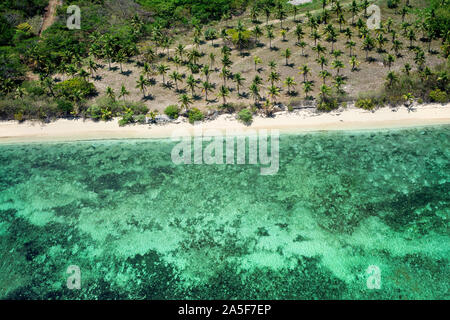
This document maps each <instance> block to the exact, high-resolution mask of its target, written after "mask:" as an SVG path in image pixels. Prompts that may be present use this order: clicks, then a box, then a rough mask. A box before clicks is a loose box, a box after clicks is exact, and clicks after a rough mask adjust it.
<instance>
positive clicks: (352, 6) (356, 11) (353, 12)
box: [350, 0, 359, 25]
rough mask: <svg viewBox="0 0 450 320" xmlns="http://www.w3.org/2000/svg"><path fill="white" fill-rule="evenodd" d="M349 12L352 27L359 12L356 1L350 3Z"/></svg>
mask: <svg viewBox="0 0 450 320" xmlns="http://www.w3.org/2000/svg"><path fill="white" fill-rule="evenodd" d="M350 12H351V13H352V25H355V15H356V14H358V12H359V6H358V4H357V3H356V0H353V1H352V5H351V7H350Z"/></svg>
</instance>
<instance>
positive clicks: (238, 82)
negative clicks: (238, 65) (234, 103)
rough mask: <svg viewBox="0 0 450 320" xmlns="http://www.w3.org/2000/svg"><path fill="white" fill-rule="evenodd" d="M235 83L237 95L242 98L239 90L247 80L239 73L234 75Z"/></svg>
mask: <svg viewBox="0 0 450 320" xmlns="http://www.w3.org/2000/svg"><path fill="white" fill-rule="evenodd" d="M233 81H234V83H236V90H237V94H238V96H240V95H241V94H240V92H239V89H240V87H241V86H242V84H243V83H244V81H245V78H243V77H242V74H241V73H240V72H237V73H235V74H234V77H233Z"/></svg>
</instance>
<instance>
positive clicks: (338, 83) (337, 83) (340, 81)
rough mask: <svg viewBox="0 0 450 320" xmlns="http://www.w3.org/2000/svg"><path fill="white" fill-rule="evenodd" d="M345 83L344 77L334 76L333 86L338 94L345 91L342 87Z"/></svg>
mask: <svg viewBox="0 0 450 320" xmlns="http://www.w3.org/2000/svg"><path fill="white" fill-rule="evenodd" d="M343 85H345V80H344V77H342V76H337V77H335V78H334V87H335V88H336V91H337V92H338V94H341V95H344V94H345V91H344V90H343V89H342V86H343Z"/></svg>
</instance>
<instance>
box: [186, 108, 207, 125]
mask: <svg viewBox="0 0 450 320" xmlns="http://www.w3.org/2000/svg"><path fill="white" fill-rule="evenodd" d="M188 115H189V123H191V124H194V123H195V122H196V121H203V119H205V115H204V114H203V112H201V111H200V110H199V109H197V108H193V109H191V110H189V113H188Z"/></svg>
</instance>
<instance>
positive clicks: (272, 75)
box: [268, 71, 280, 86]
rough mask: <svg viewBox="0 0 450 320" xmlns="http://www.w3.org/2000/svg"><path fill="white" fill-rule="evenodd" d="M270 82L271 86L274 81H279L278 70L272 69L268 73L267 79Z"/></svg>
mask: <svg viewBox="0 0 450 320" xmlns="http://www.w3.org/2000/svg"><path fill="white" fill-rule="evenodd" d="M268 80H269V81H270V83H271V85H272V86H273V85H274V83H275V82H278V81H280V74H279V73H278V72H275V71H272V72H271V73H270V75H269V79H268Z"/></svg>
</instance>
